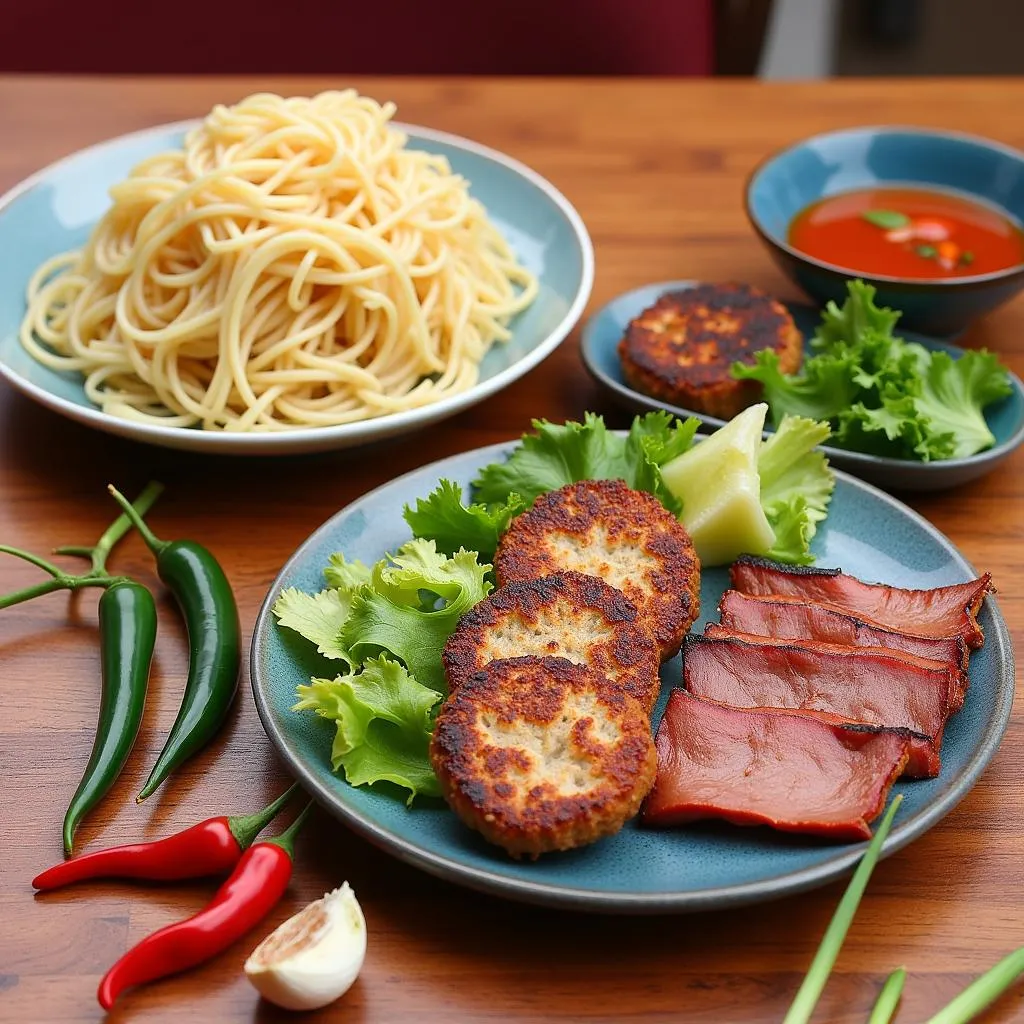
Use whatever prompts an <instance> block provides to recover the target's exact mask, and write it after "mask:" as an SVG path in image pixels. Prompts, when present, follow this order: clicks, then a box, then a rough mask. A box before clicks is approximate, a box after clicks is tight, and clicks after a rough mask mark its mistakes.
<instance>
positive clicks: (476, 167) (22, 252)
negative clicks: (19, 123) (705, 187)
mask: <svg viewBox="0 0 1024 1024" xmlns="http://www.w3.org/2000/svg"><path fill="white" fill-rule="evenodd" d="M197 123H198V122H195V121H182V122H178V123H176V124H167V125H158V126H156V127H155V128H146V129H144V130H142V131H139V132H133V133H132V134H130V135H122V136H120V137H118V138H115V139H110V140H108V141H106V142H101V143H97V144H96V145H94V146H89V147H88V148H86V149H82V150H79V151H78V152H77V153H73V154H71V155H70V156H67V157H65V158H64V159H62V160H58V161H57V162H56V163H54V164H51V165H50V166H49V167H45V168H43V170H41V171H38V172H37V173H36V174H33V175H32V176H31V177H29V178H27V179H26V180H25V181H23V182H22V183H21V184H20V185H16V186H15V187H14V188H13V189H11V191H10V192H8V193H6V195H4V196H0V378H4V379H6V380H7V382H8V383H9V384H11V385H12V386H13V387H15V388H17V389H18V390H19V391H21V392H22V393H24V394H25V395H27V396H28V397H29V398H31V399H32V400H33V401H36V402H39V403H40V404H41V405H44V406H46V407H47V408H49V409H52V410H54V411H55V412H57V413H59V414H60V415H62V416H65V417H67V418H69V419H71V420H75V421H77V422H79V423H84V424H86V425H87V426H91V427H95V428H96V429H98V430H103V431H105V432H107V433H111V434H116V435H119V436H121V437H127V438H131V439H132V440H136V441H142V442H145V443H148V444H155V445H160V446H163V447H168V448H177V449H181V450H187V451H197V452H205V453H211V454H212V453H217V454H224V455H245V456H249V455H258V456H264V455H295V454H300V453H306V452H317V451H333V450H337V449H342V448H351V447H359V446H362V445H368V444H372V443H375V442H377V441H382V440H385V439H386V438H392V437H398V436H399V435H402V434H407V433H410V432H413V431H418V430H423V429H425V428H427V427H429V426H430V425H431V424H433V423H436V422H438V421H440V420H442V419H444V418H446V417H448V416H453V415H455V414H456V413H458V412H462V411H463V410H465V409H468V408H469V407H470V406H472V405H475V404H476V403H477V402H482V401H483V400H484V399H486V398H489V397H490V396H491V395H494V394H497V392H498V391H500V390H502V389H503V388H505V387H507V386H508V385H509V384H511V383H512V382H513V381H515V380H518V379H519V378H520V377H521V376H523V375H524V374H525V373H527V372H528V371H530V370H532V369H533V368H534V367H535V366H538V365H539V364H540V363H541V362H542V361H543V360H544V359H546V358H547V357H548V356H549V355H550V354H551V353H552V352H553V351H554V350H555V349H556V348H557V347H558V346H559V345H560V344H561V343H562V342H563V341H564V340H565V338H566V337H567V336H568V334H569V332H570V331H571V330H572V329H573V327H574V326H575V325H576V322H577V320H578V319H579V317H580V316H581V315H582V313H583V310H584V308H585V307H586V304H587V300H588V298H589V296H590V289H591V286H592V284H593V280H594V250H593V245H592V244H591V241H590V236H589V235H588V233H587V229H586V227H585V225H584V224H583V221H582V219H581V218H580V216H579V214H578V213H577V212H576V210H575V208H574V207H573V206H572V204H571V203H570V202H569V201H568V200H567V199H566V198H565V196H563V195H562V194H561V192H559V191H558V190H557V189H556V188H555V187H554V186H553V185H552V184H551V183H550V182H548V181H547V180H545V179H544V178H542V177H541V176H540V175H539V174H537V173H536V172H535V171H533V170H531V169H530V168H528V167H526V166H525V165H523V164H521V163H519V161H517V160H514V159H512V158H511V157H509V156H506V155H505V154H503V153H499V152H498V151H497V150H493V149H490V148H488V147H487V146H482V145H480V144H479V143H476V142H472V141H470V140H468V139H463V138H460V137H459V136H456V135H451V134H449V133H447V132H439V131H434V130H432V129H429V128H420V127H417V126H415V125H408V124H401V123H399V122H395V124H394V127H396V128H398V129H399V130H401V131H403V132H405V134H406V135H407V136H408V147H409V148H410V149H419V150H425V151H427V152H430V153H435V154H438V155H441V156H443V157H445V158H446V159H447V160H448V161H449V163H450V165H451V167H452V169H453V170H454V171H455V172H456V173H458V174H460V175H462V176H464V177H465V178H466V179H467V180H468V181H469V182H470V193H471V195H472V196H473V197H474V198H476V199H479V200H480V202H482V203H483V204H484V206H485V207H486V209H487V211H488V214H489V216H490V218H491V220H492V221H493V222H494V223H495V224H496V225H497V226H498V228H499V229H500V230H501V231H502V233H503V234H504V236H505V237H506V238H507V239H508V241H509V242H510V243H511V245H512V247H513V249H514V251H515V252H516V254H517V255H518V257H519V259H520V260H521V261H522V263H523V265H524V266H525V267H526V268H527V269H529V270H530V271H532V272H533V273H534V274H535V275H536V276H537V278H538V281H539V291H538V295H537V298H536V300H535V301H534V302H533V304H532V305H531V306H530V307H529V308H528V309H526V310H524V311H523V312H522V313H520V314H519V315H518V316H516V317H515V318H514V319H513V321H512V322H511V324H510V325H509V329H510V331H511V337H510V338H509V340H508V341H507V342H503V343H500V344H496V345H494V346H492V347H491V349H490V351H489V352H488V353H487V354H486V356H485V357H484V359H483V361H482V363H481V364H480V377H479V380H478V381H477V382H476V383H475V384H474V385H473V386H472V387H469V388H467V389H466V390H465V391H462V392H458V393H456V394H452V395H448V396H446V397H444V398H443V399H442V400H441V401H438V402H435V403H433V404H431V405H424V406H418V407H415V408H412V409H405V410H402V411H400V412H393V413H389V414H387V415H382V416H377V417H374V418H371V419H365V420H357V421H355V422H353V423H341V424H337V425H332V426H314V427H303V428H297V429H290V430H280V431H259V432H253V431H250V432H236V431H226V430H216V431H215V430H200V429H198V428H195V427H170V426H165V425H163V424H160V423H148V422H147V423H144V422H139V421H136V420H131V419H124V418H121V417H118V416H113V415H111V414H109V413H107V412H106V411H104V410H102V409H100V408H99V407H97V406H95V405H94V404H93V403H92V402H91V401H90V400H89V398H88V396H87V395H86V393H85V388H84V387H83V382H82V378H81V376H80V375H79V374H76V373H67V372H62V371H58V370H54V369H51V368H49V367H47V366H43V365H42V364H41V363H38V362H36V361H35V360H34V359H33V358H32V357H31V356H30V355H29V354H28V352H27V351H26V350H25V349H24V348H23V347H22V345H21V343H20V341H19V339H18V331H19V327H20V325H21V321H22V317H23V316H24V314H25V288H26V285H27V283H28V281H29V278H30V277H31V275H32V274H33V273H34V271H35V269H36V267H37V266H39V264H40V263H42V262H43V261H44V260H46V259H48V258H49V257H51V256H54V255H56V254H57V253H60V252H64V251H67V250H70V249H76V248H78V247H80V246H81V245H82V244H83V243H84V242H85V241H86V239H87V238H88V237H89V233H90V231H91V230H92V227H93V225H94V224H95V223H96V221H97V220H99V218H100V217H101V216H102V215H103V214H104V213H105V212H106V210H107V208H108V207H109V205H110V196H109V189H110V187H111V186H112V185H114V184H115V183H117V182H118V181H120V180H122V179H123V178H124V177H125V176H126V175H127V174H128V172H129V171H130V170H131V169H132V168H133V167H134V166H135V165H136V164H138V163H139V162H140V161H141V160H143V159H146V158H147V157H151V156H153V155H154V154H156V153H161V152H164V151H167V150H173V149H175V148H180V146H181V143H182V140H183V138H184V136H185V133H186V132H187V131H188V130H189V129H191V128H193V127H195V125H196V124H197Z"/></svg>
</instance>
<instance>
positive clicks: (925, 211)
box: [788, 188, 1024, 280]
mask: <svg viewBox="0 0 1024 1024" xmlns="http://www.w3.org/2000/svg"><path fill="white" fill-rule="evenodd" d="M788 241H789V244H790V245H791V246H792V247H793V248H794V249H799V250H800V251H801V252H803V253H806V254H807V255H808V256H812V257H814V258H815V259H818V260H821V261H822V262H824V263H831V264H832V265H833V266H837V267H842V268H843V269H845V270H852V271H854V272H856V273H861V274H865V275H868V276H876V275H880V276H884V277H899V278H917V279H921V280H934V279H946V278H954V277H974V276H976V275H979V274H991V273H994V272H996V271H999V270H1007V269H1009V268H1010V267H1015V266H1018V265H1019V264H1021V263H1024V232H1022V231H1021V229H1020V228H1019V227H1018V226H1017V225H1016V224H1015V223H1014V222H1013V221H1012V220H1010V218H1009V217H1008V216H1006V214H1004V213H1001V212H1000V211H999V210H996V209H994V208H992V207H990V206H986V205H984V204H983V203H979V202H974V201H972V200H970V199H966V198H964V197H963V196H960V195H956V194H953V193H949V192H939V191H933V190H932V189H924V188H866V189H858V190H856V191H854V192H843V193H841V194H839V195H834V196H828V197H827V198H825V199H820V200H818V202H816V203H812V204H811V205H810V206H808V207H806V209H804V210H801V211H800V213H798V214H797V215H796V216H795V217H794V218H793V221H792V223H791V224H790V226H789V238H788Z"/></svg>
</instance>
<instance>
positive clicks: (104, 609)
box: [64, 580, 156, 856]
mask: <svg viewBox="0 0 1024 1024" xmlns="http://www.w3.org/2000/svg"><path fill="white" fill-rule="evenodd" d="M99 615H100V661H101V665H102V677H103V692H102V696H101V697H100V715H99V723H98V725H97V727H96V740H95V742H94V743H93V748H92V754H91V755H90V757H89V763H88V765H87V766H86V769H85V774H84V775H83V776H82V781H81V782H80V783H79V785H78V789H77V790H76V791H75V795H74V796H73V797H72V798H71V805H70V806H69V807H68V811H67V814H66V815H65V816H64V853H65V854H67V855H68V856H70V855H71V846H72V842H73V841H74V835H75V829H76V828H77V827H78V823H79V822H80V821H81V820H82V818H83V817H85V815H86V814H87V813H88V812H89V811H90V810H92V808H93V807H95V805H96V804H97V803H98V802H99V801H100V799H101V798H102V797H103V796H104V795H105V794H106V792H107V790H109V789H110V787H111V786H112V785H113V784H114V780H115V779H116V778H117V776H118V775H119V774H120V773H121V769H122V768H123V767H124V763H125V761H127V760H128V755H129V754H130V753H131V749H132V747H133V746H134V744H135V737H136V736H137V735H138V733H139V726H140V725H141V724H142V712H143V709H144V708H145V706H146V688H147V686H148V684H149V667H150V664H151V663H152V660H153V647H154V645H155V644H156V602H155V601H154V600H153V595H152V594H151V593H150V592H149V590H147V589H146V587H144V586H143V585H142V584H141V583H135V582H134V581H133V580H123V581H118V582H117V583H113V584H111V586H109V587H107V589H106V590H105V591H104V592H103V595H102V597H100V602H99Z"/></svg>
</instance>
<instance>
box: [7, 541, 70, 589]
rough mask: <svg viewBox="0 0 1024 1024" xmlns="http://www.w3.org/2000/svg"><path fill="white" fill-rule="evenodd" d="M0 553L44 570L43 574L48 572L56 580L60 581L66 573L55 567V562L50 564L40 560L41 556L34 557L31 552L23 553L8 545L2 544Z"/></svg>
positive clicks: (43, 559) (19, 549) (42, 559)
mask: <svg viewBox="0 0 1024 1024" xmlns="http://www.w3.org/2000/svg"><path fill="white" fill-rule="evenodd" d="M0 552H2V553H3V554H5V555H14V557H15V558H20V559H22V561H25V562H31V563H32V564H33V565H34V566H36V567H37V568H39V569H42V570H43V572H48V573H49V574H50V575H51V576H52V577H53V578H54V579H58V580H59V579H61V578H62V577H63V576H64V571H63V570H62V569H59V568H58V567H57V566H55V565H54V564H53V562H48V561H47V560H46V559H45V558H40V557H39V555H33V554H32V552H31V551H22V550H21V548H12V547H11V546H10V545H8V544H0Z"/></svg>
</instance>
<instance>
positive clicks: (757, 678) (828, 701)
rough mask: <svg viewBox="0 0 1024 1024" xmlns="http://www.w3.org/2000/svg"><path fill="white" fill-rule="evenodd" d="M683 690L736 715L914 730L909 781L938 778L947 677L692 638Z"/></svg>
mask: <svg viewBox="0 0 1024 1024" xmlns="http://www.w3.org/2000/svg"><path fill="white" fill-rule="evenodd" d="M683 678H684V684H685V686H686V689H687V690H689V691H690V693H692V694H694V695H695V696H698V697H706V698H707V699H709V700H714V701H718V702H719V703H721V704H729V705H731V706H733V707H739V708H777V709H780V710H789V711H797V712H801V713H804V714H807V715H811V716H813V717H816V718H820V719H822V720H827V721H830V722H833V723H839V724H851V723H852V724H855V725H871V726H880V727H884V728H892V729H904V730H909V731H910V732H912V733H914V734H915V738H914V739H913V741H912V742H911V745H910V761H909V762H908V764H907V767H906V774H907V775H909V776H912V777H916V778H919V777H923V778H931V777H932V776H934V775H937V774H938V772H939V767H940V763H939V747H940V746H941V743H942V730H943V728H944V727H945V724H946V719H947V718H948V717H949V714H950V711H951V706H950V699H949V674H948V672H946V671H945V670H938V669H926V668H921V667H920V666H918V665H911V664H908V663H907V662H905V661H900V660H899V659H897V658H892V657H889V656H888V655H887V654H877V653H875V651H873V650H872V651H868V650H864V649H858V648H848V649H846V650H844V651H843V652H842V653H840V652H839V651H838V650H836V651H828V652H826V651H822V650H814V649H812V648H808V647H806V646H804V645H803V644H801V643H800V641H796V640H793V641H790V643H789V644H786V645H776V644H765V643H748V642H746V641H743V640H724V639H723V640H717V639H714V638H712V637H706V636H689V637H687V638H686V642H685V644H684V647H683Z"/></svg>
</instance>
